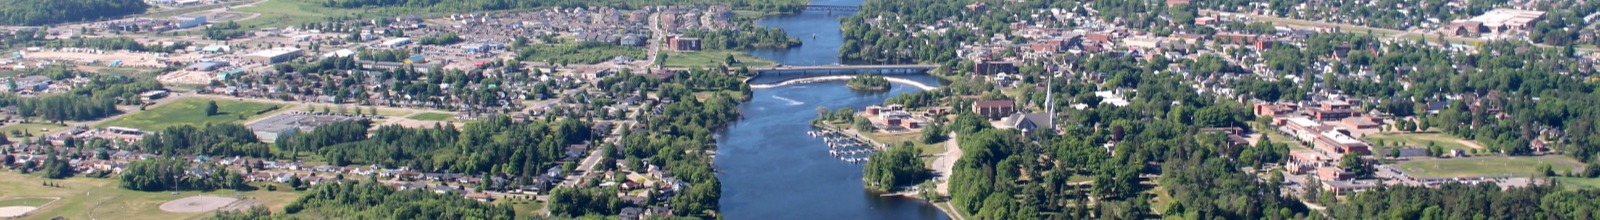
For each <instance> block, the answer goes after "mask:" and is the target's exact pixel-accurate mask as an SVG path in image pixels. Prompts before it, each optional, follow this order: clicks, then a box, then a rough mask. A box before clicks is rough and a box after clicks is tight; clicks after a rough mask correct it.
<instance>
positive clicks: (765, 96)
mask: <svg viewBox="0 0 1600 220" xmlns="http://www.w3.org/2000/svg"><path fill="white" fill-rule="evenodd" d="M811 4H817V5H859V4H861V0H814V1H813V2H812V3H811ZM847 15H848V14H846V13H840V12H833V13H829V12H826V11H806V12H804V13H801V14H798V15H789V16H777V17H768V18H764V19H762V20H760V21H759V22H758V24H760V25H762V26H765V27H778V28H783V29H784V30H785V31H786V32H788V33H789V35H791V36H793V37H796V38H800V39H801V40H802V41H804V43H805V44H804V45H803V46H801V47H798V48H790V49H787V50H752V51H750V53H751V54H752V55H755V56H757V57H761V58H765V59H769V60H773V61H777V62H778V63H781V64H783V65H828V64H835V63H839V58H838V54H839V53H838V49H839V45H840V44H841V43H842V42H844V40H843V36H842V35H841V34H842V33H840V31H839V22H838V20H837V19H838V18H839V17H840V16H847ZM812 34H815V36H816V37H814V38H813V37H812ZM899 77H902V78H908V79H912V80H916V81H918V82H922V83H924V84H928V85H934V86H937V85H940V82H938V80H937V79H936V78H933V77H930V76H925V75H910V76H899ZM757 80H762V81H766V80H774V79H757ZM916 91H919V89H918V88H916V87H912V86H907V85H903V84H895V85H893V86H892V87H891V89H890V90H889V91H888V92H879V93H858V92H854V91H851V90H850V89H849V88H846V87H845V83H844V82H843V81H826V82H817V83H807V84H798V85H790V86H782V87H776V88H768V89H757V90H754V94H752V96H753V99H752V100H750V101H749V102H746V103H744V104H743V105H741V106H740V110H741V111H742V112H743V114H744V119H742V120H740V121H738V122H736V123H734V124H733V125H732V126H730V127H728V128H727V129H725V130H724V131H722V132H720V133H718V138H717V139H718V140H717V141H718V149H717V159H716V163H717V167H718V168H719V169H721V171H722V173H721V174H719V175H718V178H719V179H721V181H722V200H721V204H722V208H721V211H722V214H723V215H724V217H726V218H727V219H948V217H947V216H945V214H944V213H943V212H940V211H939V209H937V208H935V207H933V205H931V204H928V203H927V202H925V201H922V200H918V199H909V198H901V197H882V196H879V195H878V194H876V193H873V192H870V191H867V190H866V189H865V188H864V187H862V182H861V166H862V165H860V164H852V163H847V162H843V161H840V160H839V159H836V158H834V157H833V156H831V155H829V154H828V147H827V146H826V145H825V144H824V143H823V142H822V140H820V139H816V138H813V137H811V136H807V135H806V133H805V132H806V131H809V130H811V127H810V125H809V122H810V121H811V120H812V119H814V118H816V117H817V111H816V109H817V107H818V106H823V107H827V108H828V109H838V108H841V107H849V108H854V109H856V110H858V111H859V110H860V109H862V108H864V107H866V106H868V105H873V104H879V103H882V102H883V101H884V100H885V99H887V98H889V97H892V96H894V95H897V94H901V93H907V92H916Z"/></svg>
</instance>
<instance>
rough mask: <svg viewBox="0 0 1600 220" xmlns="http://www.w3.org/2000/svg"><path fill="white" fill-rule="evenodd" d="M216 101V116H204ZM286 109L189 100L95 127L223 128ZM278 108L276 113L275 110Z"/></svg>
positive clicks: (276, 106) (256, 103)
mask: <svg viewBox="0 0 1600 220" xmlns="http://www.w3.org/2000/svg"><path fill="white" fill-rule="evenodd" d="M213 100H214V101H217V114H216V115H211V116H207V115H206V114H205V106H206V101H213ZM287 107H288V106H286V105H279V104H271V103H260V102H247V101H235V100H225V99H202V98H190V99H184V100H178V101H174V102H172V103H167V104H164V105H160V106H156V107H152V108H149V109H146V110H145V111H141V112H138V113H133V114H130V115H127V116H123V117H121V118H117V119H115V120H111V121H107V122H105V123H100V124H98V125H95V126H96V127H109V126H117V127H129V128H138V129H143V130H146V131H154V130H161V129H166V128H167V127H172V126H179V125H194V126H200V125H204V124H207V123H210V124H223V123H236V122H240V121H244V120H248V119H250V118H254V117H257V116H261V115H266V114H271V113H273V112H276V111H283V110H286V109H289V108H287ZM274 108H276V109H274Z"/></svg>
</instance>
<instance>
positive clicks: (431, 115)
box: [406, 112, 455, 121]
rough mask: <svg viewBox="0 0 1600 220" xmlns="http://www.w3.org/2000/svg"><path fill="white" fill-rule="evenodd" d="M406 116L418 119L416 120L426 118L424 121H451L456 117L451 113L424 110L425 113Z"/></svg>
mask: <svg viewBox="0 0 1600 220" xmlns="http://www.w3.org/2000/svg"><path fill="white" fill-rule="evenodd" d="M406 118H410V119H416V120H424V121H449V120H450V119H452V118H455V117H454V116H451V115H450V114H445V113H438V112H423V113H418V114H415V115H411V117H406Z"/></svg>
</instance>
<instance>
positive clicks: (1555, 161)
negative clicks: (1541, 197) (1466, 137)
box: [1399, 156, 1583, 177]
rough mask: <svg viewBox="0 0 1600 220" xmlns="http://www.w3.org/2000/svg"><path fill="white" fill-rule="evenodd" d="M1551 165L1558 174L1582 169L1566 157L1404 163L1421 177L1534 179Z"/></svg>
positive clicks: (1403, 169)
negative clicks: (1540, 167) (1542, 166)
mask: <svg viewBox="0 0 1600 220" xmlns="http://www.w3.org/2000/svg"><path fill="white" fill-rule="evenodd" d="M1544 164H1549V165H1551V168H1552V169H1554V170H1555V172H1556V173H1566V172H1567V171H1574V170H1579V169H1580V168H1582V167H1583V165H1582V164H1581V163H1578V161H1575V160H1572V159H1571V158H1567V157H1564V156H1542V157H1469V158H1458V159H1442V160H1419V161H1410V162H1402V163H1400V164H1399V167H1400V169H1401V170H1402V171H1405V172H1406V173H1408V174H1410V175H1413V176H1419V177H1473V176H1501V175H1506V174H1510V175H1514V176H1532V175H1535V174H1538V173H1537V171H1538V169H1539V166H1540V165H1544Z"/></svg>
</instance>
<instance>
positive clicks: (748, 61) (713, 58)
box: [667, 50, 773, 68]
mask: <svg viewBox="0 0 1600 220" xmlns="http://www.w3.org/2000/svg"><path fill="white" fill-rule="evenodd" d="M728 55H733V60H735V61H737V62H738V63H734V64H733V66H748V67H758V66H771V65H772V64H773V62H772V61H769V60H765V59H761V58H757V57H754V56H750V54H748V53H744V52H740V51H724V50H715V51H697V52H674V53H668V54H667V67H680V68H692V67H712V66H722V63H725V62H727V61H728Z"/></svg>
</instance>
